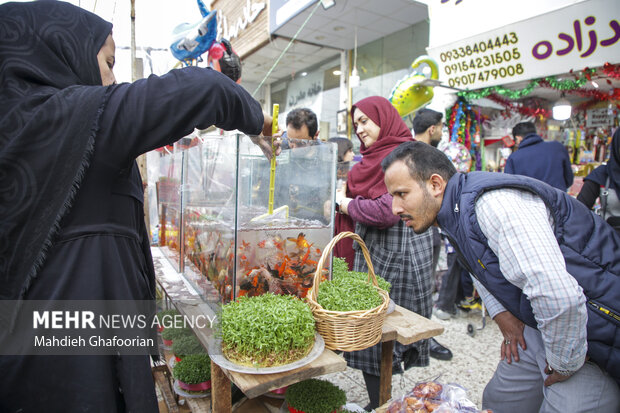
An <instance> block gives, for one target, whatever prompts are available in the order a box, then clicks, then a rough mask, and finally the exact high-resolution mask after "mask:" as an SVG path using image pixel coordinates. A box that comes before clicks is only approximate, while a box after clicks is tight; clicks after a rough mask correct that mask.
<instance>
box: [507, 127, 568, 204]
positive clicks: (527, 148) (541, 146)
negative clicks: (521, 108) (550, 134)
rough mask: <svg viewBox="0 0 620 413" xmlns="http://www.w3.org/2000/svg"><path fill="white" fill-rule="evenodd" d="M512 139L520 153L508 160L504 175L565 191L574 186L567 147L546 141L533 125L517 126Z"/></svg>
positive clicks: (514, 153) (514, 154)
mask: <svg viewBox="0 0 620 413" xmlns="http://www.w3.org/2000/svg"><path fill="white" fill-rule="evenodd" d="M512 136H513V138H514V140H515V142H516V144H517V151H515V152H513V154H512V155H510V156H509V157H508V160H507V161H506V167H505V168H504V172H506V173H507V174H514V175H525V176H529V177H530V178H536V179H538V180H540V181H543V182H545V183H547V184H549V185H551V186H553V187H555V188H558V189H559V190H560V191H564V192H566V190H567V189H568V188H569V187H570V186H571V185H572V184H573V170H572V169H571V166H570V159H569V157H568V151H567V150H566V148H565V147H564V145H562V144H561V143H560V142H556V141H549V142H545V141H543V139H542V138H541V137H540V136H539V135H538V134H537V133H536V126H534V124H533V123H532V122H521V123H518V124H517V125H516V126H515V127H514V128H512Z"/></svg>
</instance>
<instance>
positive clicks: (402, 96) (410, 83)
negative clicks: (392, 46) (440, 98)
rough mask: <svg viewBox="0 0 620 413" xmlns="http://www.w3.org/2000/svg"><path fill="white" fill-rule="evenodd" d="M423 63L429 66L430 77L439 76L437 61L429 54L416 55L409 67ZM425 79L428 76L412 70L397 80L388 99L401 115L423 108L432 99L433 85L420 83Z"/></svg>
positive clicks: (415, 66)
mask: <svg viewBox="0 0 620 413" xmlns="http://www.w3.org/2000/svg"><path fill="white" fill-rule="evenodd" d="M423 63H426V64H427V65H428V66H429V67H430V68H431V77H430V79H437V78H438V77H439V70H438V68H437V62H435V60H433V59H432V58H431V57H429V56H420V57H418V58H417V59H416V60H415V61H414V62H413V63H412V64H411V68H412V69H415V68H417V67H418V66H420V65H421V64H423ZM426 79H429V78H428V77H426V76H424V75H423V74H421V73H419V72H417V71H414V72H412V73H410V74H408V75H407V76H405V77H404V78H402V79H401V80H399V81H398V83H396V86H394V88H393V89H392V91H391V92H390V97H389V98H388V100H389V101H390V102H391V103H392V105H394V107H395V108H396V110H397V111H398V114H399V115H400V116H401V117H405V116H407V115H409V114H411V113H413V112H415V111H417V110H418V109H421V108H423V107H424V106H426V105H428V104H429V103H430V101H431V100H432V99H433V95H434V92H433V86H422V85H421V84H420V83H421V82H422V81H424V80H426Z"/></svg>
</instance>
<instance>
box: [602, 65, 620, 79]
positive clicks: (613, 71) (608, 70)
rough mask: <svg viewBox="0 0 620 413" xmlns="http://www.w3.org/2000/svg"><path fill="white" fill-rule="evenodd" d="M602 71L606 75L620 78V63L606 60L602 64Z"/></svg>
mask: <svg viewBox="0 0 620 413" xmlns="http://www.w3.org/2000/svg"><path fill="white" fill-rule="evenodd" d="M603 73H605V75H606V76H607V77H612V78H614V79H620V65H612V64H611V63H609V62H607V63H605V64H604V65H603Z"/></svg>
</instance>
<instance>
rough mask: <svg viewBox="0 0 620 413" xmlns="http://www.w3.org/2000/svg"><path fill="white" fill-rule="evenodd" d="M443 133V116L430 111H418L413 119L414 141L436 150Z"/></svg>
mask: <svg viewBox="0 0 620 413" xmlns="http://www.w3.org/2000/svg"><path fill="white" fill-rule="evenodd" d="M442 131H443V114H442V113H441V112H437V111H434V110H432V109H420V110H419V111H418V112H417V113H416V115H415V118H413V132H414V133H415V136H414V138H415V140H417V141H421V142H424V143H426V144H429V145H431V146H432V147H434V148H436V147H437V145H438V144H439V141H440V140H441V135H442Z"/></svg>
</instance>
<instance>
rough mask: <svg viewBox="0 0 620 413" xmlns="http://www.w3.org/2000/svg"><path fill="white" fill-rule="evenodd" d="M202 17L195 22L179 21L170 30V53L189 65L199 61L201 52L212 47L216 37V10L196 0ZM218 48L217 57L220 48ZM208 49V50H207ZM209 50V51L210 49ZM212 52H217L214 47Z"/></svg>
mask: <svg viewBox="0 0 620 413" xmlns="http://www.w3.org/2000/svg"><path fill="white" fill-rule="evenodd" d="M197 2H198V8H199V9H200V14H202V19H201V20H199V21H198V22H196V23H193V24H190V23H181V24H179V25H178V26H177V27H175V28H174V30H173V31H172V36H173V41H172V44H171V45H170V51H171V52H172V55H173V56H174V57H175V58H176V59H178V60H179V61H181V62H183V63H185V65H187V66H190V65H191V64H192V63H193V62H194V61H198V62H201V61H202V58H201V56H202V54H203V53H205V52H206V51H208V50H209V49H211V48H212V46H214V45H215V44H217V43H216V42H215V40H216V38H217V16H216V15H217V10H212V11H209V10H208V9H207V7H206V6H205V4H204V2H203V1H202V0H197ZM216 48H219V49H220V51H219V53H220V54H219V57H218V59H219V58H221V57H222V52H221V50H222V48H221V47H218V46H216ZM209 51H210V50H209ZM210 52H211V51H210ZM213 52H214V53H216V54H217V53H218V51H217V50H216V49H214V50H213Z"/></svg>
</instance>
